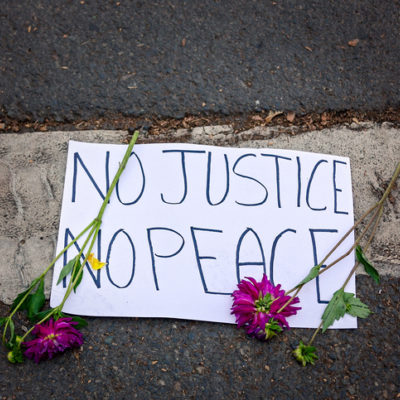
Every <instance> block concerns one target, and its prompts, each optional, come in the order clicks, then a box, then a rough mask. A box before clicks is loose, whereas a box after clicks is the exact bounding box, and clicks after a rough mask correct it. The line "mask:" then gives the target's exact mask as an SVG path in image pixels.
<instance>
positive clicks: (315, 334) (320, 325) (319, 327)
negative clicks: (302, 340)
mask: <svg viewBox="0 0 400 400" xmlns="http://www.w3.org/2000/svg"><path fill="white" fill-rule="evenodd" d="M323 323H324V322H323V321H321V323H320V324H319V326H318V328H317V329H316V330H315V332H314V334H313V335H312V337H311V339H310V341H309V342H308V346H311V345H312V342H313V341H314V339H315V338H316V336H317V334H318V332H319V331H320V330H321V328H322V325H323Z"/></svg>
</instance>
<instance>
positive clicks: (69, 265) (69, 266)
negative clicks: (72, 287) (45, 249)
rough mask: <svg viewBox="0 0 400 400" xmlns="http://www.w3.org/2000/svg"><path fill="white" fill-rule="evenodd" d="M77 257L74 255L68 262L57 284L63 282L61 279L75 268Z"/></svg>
mask: <svg viewBox="0 0 400 400" xmlns="http://www.w3.org/2000/svg"><path fill="white" fill-rule="evenodd" d="M77 257H78V256H76V257H74V258H73V259H72V260H70V261H68V262H67V264H65V265H64V267H63V269H62V270H61V272H60V275H59V276H58V281H57V285H58V284H60V283H61V281H62V280H63V279H64V278H65V277H66V276H67V275H68V274H70V273H71V271H72V270H73V268H74V265H75V262H76V260H77Z"/></svg>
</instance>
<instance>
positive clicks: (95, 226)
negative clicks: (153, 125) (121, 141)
mask: <svg viewBox="0 0 400 400" xmlns="http://www.w3.org/2000/svg"><path fill="white" fill-rule="evenodd" d="M138 136H139V131H135V132H134V134H133V136H132V139H131V141H130V143H129V145H128V148H127V150H126V152H125V155H124V158H123V159H122V162H121V163H120V166H119V168H118V171H117V173H116V175H115V177H114V179H113V181H112V182H111V185H110V188H109V190H108V192H107V194H106V197H105V198H104V201H103V203H102V205H101V207H100V210H99V213H98V214H97V217H96V218H95V219H94V220H93V221H92V222H91V223H90V224H89V225H88V226H87V227H86V228H85V229H84V230H83V231H82V232H81V233H80V234H79V235H77V236H76V238H75V239H73V240H72V241H71V242H70V243H69V244H68V245H67V246H66V247H65V248H64V249H63V250H62V251H61V252H60V253H59V254H58V255H57V256H56V258H54V260H53V261H52V262H51V263H50V265H49V266H48V267H47V268H46V269H45V270H44V271H43V273H42V274H41V275H40V276H39V278H38V279H39V280H40V279H42V278H43V277H44V276H45V275H46V274H47V272H49V270H50V269H51V268H52V267H53V266H54V264H55V263H56V262H57V260H58V259H59V258H60V257H61V256H62V255H63V254H64V253H65V252H66V251H67V250H68V249H69V248H70V247H71V246H72V245H73V244H74V243H76V242H77V240H78V239H80V238H81V237H82V236H83V235H84V234H85V233H86V232H87V231H88V230H89V229H90V232H89V234H88V237H87V238H86V239H85V242H84V244H83V246H82V248H81V250H80V252H79V254H78V256H77V258H76V260H77V261H78V260H79V259H80V257H81V255H82V254H83V252H84V250H85V248H86V246H87V244H88V243H89V241H90V239H92V240H91V242H90V245H89V248H88V251H87V253H86V256H85V260H84V261H83V263H82V264H81V267H80V269H79V271H78V273H77V275H76V277H75V279H72V273H73V272H72V273H71V279H70V281H69V283H68V287H67V290H66V292H65V295H64V297H63V300H62V302H61V303H60V304H59V305H58V306H57V307H55V308H54V309H53V310H51V311H50V312H49V314H47V315H46V316H45V317H44V318H42V320H40V321H39V322H38V323H37V324H36V325H39V324H42V323H43V322H45V321H46V320H47V319H49V318H50V317H51V316H52V315H54V314H55V313H57V312H60V311H62V308H63V306H64V304H65V302H66V300H67V298H68V297H69V295H70V294H71V292H72V290H73V288H74V286H75V284H76V283H77V281H78V279H79V275H80V274H81V272H82V270H83V268H84V266H85V264H86V262H87V260H88V257H89V255H90V252H91V251H92V248H93V246H94V244H95V242H96V239H97V235H98V232H99V229H100V226H101V223H102V218H103V214H104V211H105V209H106V207H107V205H108V203H109V200H110V197H111V195H112V192H113V190H114V188H115V185H116V184H117V182H118V180H119V178H120V176H121V174H122V172H123V170H124V169H125V167H126V165H127V163H128V160H129V157H130V156H131V152H132V149H133V146H134V145H135V143H136V140H137V138H138ZM76 265H77V263H75V265H74V268H73V271H74V270H75V268H76ZM35 287H36V285H33V286H32V287H31V288H29V290H28V292H27V293H26V294H25V296H24V297H23V298H22V300H21V301H20V302H19V304H18V305H17V306H16V307H15V309H14V310H13V311H12V313H11V314H10V315H9V317H7V322H6V324H5V328H4V331H3V342H5V336H6V331H7V328H8V326H9V324H10V321H11V318H12V316H13V315H14V314H15V313H16V312H17V310H18V309H19V308H20V307H21V305H22V304H23V302H24V301H25V299H26V298H27V297H28V295H29V294H30V292H31V291H32V290H33V289H34V288H35ZM33 329H34V326H33V327H32V328H31V329H29V330H28V331H27V332H26V333H25V334H24V336H23V337H22V341H23V340H24V339H25V338H26V337H27V336H28V335H29V333H30V332H32V330H33Z"/></svg>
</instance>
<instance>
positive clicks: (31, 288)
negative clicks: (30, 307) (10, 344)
mask: <svg viewBox="0 0 400 400" xmlns="http://www.w3.org/2000/svg"><path fill="white" fill-rule="evenodd" d="M94 222H95V221H94V220H93V221H92V222H91V223H90V224H89V225H88V226H87V227H86V228H85V229H84V230H83V231H82V232H81V233H80V234H79V235H77V236H76V238H75V239H74V240H72V241H71V242H70V243H69V244H68V245H67V246H66V247H64V249H62V250H61V251H60V253H58V254H57V256H56V257H55V258H54V260H53V261H52V262H51V263H50V264H49V265H48V266H47V268H46V269H45V270H44V271H43V272H42V274H41V275H40V276H39V277H38V282H37V283H36V284H35V285H32V284H31V287H30V288H29V289H28V290H27V292H26V293H25V295H24V296H23V297H22V299H21V301H20V302H19V303H18V304H17V305H16V307H15V308H14V309H13V311H11V313H10V315H9V316H8V317H7V321H6V323H5V325H4V329H3V336H2V342H3V344H5V342H6V335H7V330H8V327H9V325H10V321H11V320H12V317H13V316H14V314H15V313H16V312H17V311H18V309H19V308H20V307H21V305H22V304H23V303H24V301H25V300H26V298H27V297H28V296H29V294H30V293H31V292H32V290H33V289H34V288H35V287H36V285H37V284H38V283H39V282H40V280H41V279H43V278H44V277H45V275H46V274H47V273H48V272H49V271H50V269H51V268H52V267H53V266H54V264H55V263H56V262H57V260H58V259H59V258H60V257H61V256H62V255H63V254H64V253H65V252H66V251H67V250H68V249H69V248H70V247H71V246H72V245H73V244H74V243H75V242H76V241H77V240H78V239H80V238H81V237H82V235H84V234H85V233H86V232H87V231H88V230H89V229H90V228H91V227H92V226H93V224H94Z"/></svg>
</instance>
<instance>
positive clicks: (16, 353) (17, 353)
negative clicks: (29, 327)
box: [7, 343, 24, 364]
mask: <svg viewBox="0 0 400 400" xmlns="http://www.w3.org/2000/svg"><path fill="white" fill-rule="evenodd" d="M10 349H11V351H9V352H8V354H7V359H8V361H9V362H10V363H13V364H16V363H23V362H24V354H23V353H22V349H21V346H20V343H14V344H13V346H12V347H11V348H10Z"/></svg>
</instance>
